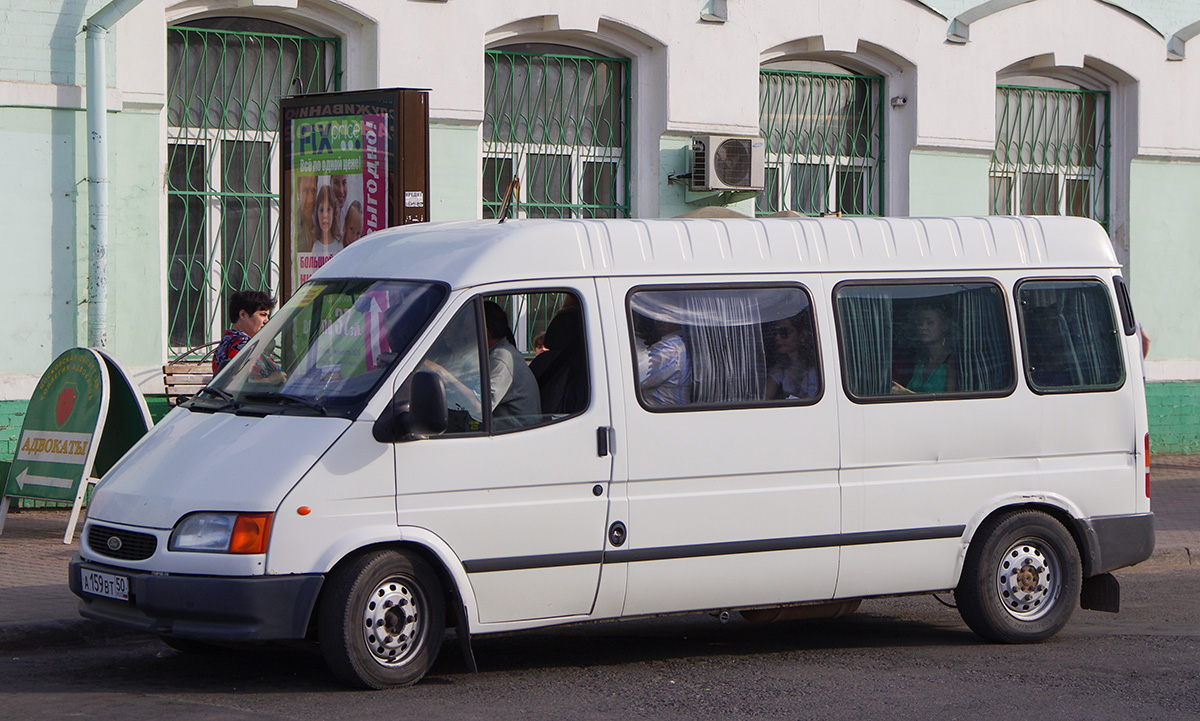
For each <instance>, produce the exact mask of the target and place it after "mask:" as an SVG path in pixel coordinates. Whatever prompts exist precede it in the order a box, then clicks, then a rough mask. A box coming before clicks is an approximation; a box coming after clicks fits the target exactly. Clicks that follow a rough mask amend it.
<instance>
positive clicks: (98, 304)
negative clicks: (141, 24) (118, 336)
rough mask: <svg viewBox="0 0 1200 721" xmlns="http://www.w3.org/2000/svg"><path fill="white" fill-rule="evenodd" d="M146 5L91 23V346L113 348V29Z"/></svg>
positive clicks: (107, 13) (125, 4) (110, 10)
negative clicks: (109, 64)
mask: <svg viewBox="0 0 1200 721" xmlns="http://www.w3.org/2000/svg"><path fill="white" fill-rule="evenodd" d="M141 1H142V0H112V2H110V3H109V4H108V5H105V6H104V8H103V9H101V10H100V12H98V13H96V14H95V15H93V16H92V17H90V18H88V21H87V26H86V27H87V40H86V58H87V130H88V345H90V346H92V347H94V348H103V347H105V346H106V345H107V344H108V151H107V149H106V148H105V142H106V139H107V137H108V117H107V112H108V103H107V101H106V99H105V94H106V92H107V85H108V72H107V69H106V66H105V42H106V40H107V38H108V29H109V28H110V27H112V25H113V24H114V23H116V22H117V21H118V20H120V19H121V18H122V17H124V16H125V14H126V13H128V12H129V11H130V10H132V9H133V8H134V7H136V6H137V5H138V4H139V3H141Z"/></svg>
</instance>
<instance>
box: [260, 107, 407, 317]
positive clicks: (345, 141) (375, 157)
mask: <svg viewBox="0 0 1200 721" xmlns="http://www.w3.org/2000/svg"><path fill="white" fill-rule="evenodd" d="M281 106H282V109H283V115H282V121H281V122H282V127H281V128H280V137H281V140H282V142H281V144H280V147H281V148H282V151H283V152H282V153H281V157H280V172H281V175H282V179H281V180H282V182H281V184H280V187H281V188H282V199H281V202H282V207H283V225H282V235H283V237H282V242H281V247H282V251H283V268H282V270H283V289H282V298H281V300H287V298H288V297H290V296H291V295H292V293H294V292H295V290H296V289H297V288H299V287H300V286H301V285H303V284H304V282H305V281H307V280H308V279H309V278H310V277H311V276H312V275H313V273H315V272H316V271H317V270H319V269H320V268H321V267H322V266H323V265H324V264H325V263H326V262H328V260H329V259H330V258H332V257H333V256H334V255H336V254H337V253H339V252H341V251H342V250H343V249H345V248H347V247H349V246H350V245H352V244H354V243H356V242H358V241H359V240H360V239H361V238H363V237H364V236H366V235H369V234H370V233H372V232H374V231H376V230H379V229H381V228H387V227H390V226H395V225H403V224H405V223H414V222H424V221H428V220H429V104H428V93H427V92H426V91H423V90H410V89H403V88H393V89H389V90H372V91H363V92H351V93H321V94H316V95H304V96H297V97H292V98H284V99H283V100H282V102H281Z"/></svg>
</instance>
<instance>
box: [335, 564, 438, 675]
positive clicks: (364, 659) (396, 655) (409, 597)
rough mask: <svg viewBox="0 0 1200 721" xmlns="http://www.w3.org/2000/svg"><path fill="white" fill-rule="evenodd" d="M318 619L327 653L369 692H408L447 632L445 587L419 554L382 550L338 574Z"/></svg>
mask: <svg viewBox="0 0 1200 721" xmlns="http://www.w3.org/2000/svg"><path fill="white" fill-rule="evenodd" d="M326 584H327V585H326V592H325V595H324V597H323V598H322V601H321V609H320V612H319V616H318V619H317V633H318V638H319V640H320V643H321V655H322V656H324V657H325V663H326V665H328V666H329V670H330V671H332V672H333V674H334V675H335V676H337V677H338V678H340V679H341V680H343V681H345V682H346V683H349V684H351V685H353V686H360V687H363V688H387V687H391V686H408V685H410V684H414V683H416V682H417V681H419V680H420V679H421V677H422V676H424V675H425V672H426V671H428V670H429V667H430V666H432V665H433V661H434V659H436V658H437V654H438V651H439V650H440V649H441V645H442V635H443V631H444V630H445V623H446V617H445V604H444V599H443V595H442V586H441V583H439V582H438V578H437V574H436V573H434V571H433V569H431V568H430V567H429V564H427V563H425V562H424V561H423V560H421V559H420V558H418V557H417V556H413V555H410V554H405V553H400V552H396V551H387V550H384V551H375V552H371V553H367V554H364V555H362V556H360V557H358V558H357V559H355V560H353V561H351V562H349V563H347V564H346V565H344V566H341V567H339V568H337V569H336V570H335V571H334V572H333V573H331V574H330V576H329V579H328V581H327V582H326Z"/></svg>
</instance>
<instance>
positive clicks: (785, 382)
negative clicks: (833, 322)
mask: <svg viewBox="0 0 1200 721" xmlns="http://www.w3.org/2000/svg"><path fill="white" fill-rule="evenodd" d="M767 334H768V336H767V337H768V340H769V341H771V343H769V347H770V348H771V352H772V358H771V365H770V369H769V370H768V371H767V383H766V391H765V398H766V400H769V401H774V400H795V399H803V398H813V397H815V396H816V395H817V390H818V388H819V380H818V376H817V368H816V345H815V344H814V343H813V335H812V310H811V308H810V309H807V310H805V311H804V312H802V313H800V314H798V315H794V316H792V317H791V318H785V319H784V320H781V321H779V322H777V323H774V324H772V325H771V326H769V327H768V328H767Z"/></svg>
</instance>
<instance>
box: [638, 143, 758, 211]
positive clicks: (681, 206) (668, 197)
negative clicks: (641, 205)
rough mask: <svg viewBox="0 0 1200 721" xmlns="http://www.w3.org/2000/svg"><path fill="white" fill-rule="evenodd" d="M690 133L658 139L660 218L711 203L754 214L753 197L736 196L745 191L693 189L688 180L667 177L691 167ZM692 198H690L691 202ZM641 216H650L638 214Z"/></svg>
mask: <svg viewBox="0 0 1200 721" xmlns="http://www.w3.org/2000/svg"><path fill="white" fill-rule="evenodd" d="M691 159H692V138H691V136H690V135H689V136H675V135H664V136H662V137H661V138H660V139H659V141H658V215H657V216H654V217H658V218H674V217H677V216H680V215H683V214H684V213H688V212H691V211H693V210H696V209H698V208H703V207H706V206H710V205H718V206H724V207H726V208H729V209H731V210H736V211H737V212H739V213H741V214H742V215H748V216H750V217H754V198H753V196H751V197H749V198H741V199H736V198H738V196H740V195H747V194H746V193H738V194H734V193H722V192H711V193H690V192H688V190H687V181H686V180H682V181H678V182H675V183H671V182H668V181H667V176H669V175H682V174H685V173H688V172H690V171H691ZM689 201H690V202H689ZM639 217H647V215H646V214H644V213H643V214H639Z"/></svg>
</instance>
